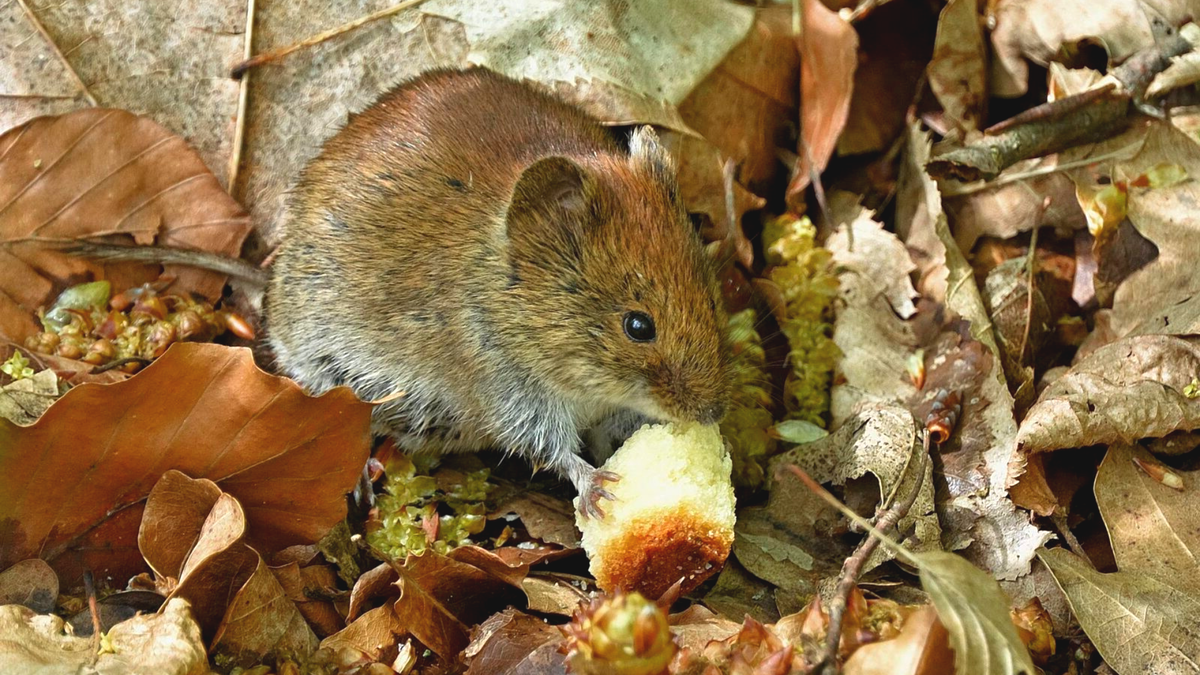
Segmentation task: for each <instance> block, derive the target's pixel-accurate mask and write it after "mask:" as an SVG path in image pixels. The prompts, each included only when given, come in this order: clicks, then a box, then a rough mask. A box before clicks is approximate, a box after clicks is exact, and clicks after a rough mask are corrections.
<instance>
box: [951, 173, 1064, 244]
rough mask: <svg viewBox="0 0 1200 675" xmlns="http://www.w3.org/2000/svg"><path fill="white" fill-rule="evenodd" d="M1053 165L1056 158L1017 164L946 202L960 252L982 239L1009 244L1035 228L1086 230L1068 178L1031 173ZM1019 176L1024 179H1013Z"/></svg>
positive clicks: (1050, 174)
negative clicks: (982, 186)
mask: <svg viewBox="0 0 1200 675" xmlns="http://www.w3.org/2000/svg"><path fill="white" fill-rule="evenodd" d="M1056 162H1057V157H1050V158H1040V159H1035V160H1029V161H1025V162H1018V163H1017V164H1015V165H1013V166H1011V167H1009V168H1008V169H1005V170H1004V171H1003V172H1001V174H1000V176H999V177H998V178H997V179H996V180H995V181H993V183H992V185H991V186H989V187H988V188H987V189H984V190H979V191H975V192H971V193H970V194H967V195H965V196H954V197H948V198H947V199H946V203H945V206H946V214H947V215H948V216H949V218H950V223H951V225H952V227H951V229H952V230H954V240H955V241H957V242H958V247H959V248H961V249H962V250H964V251H971V250H972V249H973V248H975V242H977V241H978V240H979V238H980V237H983V236H990V237H995V238H997V239H1010V238H1012V237H1015V236H1017V235H1018V234H1020V233H1022V232H1028V231H1029V230H1031V229H1033V228H1034V226H1038V227H1046V228H1054V229H1056V230H1082V229H1084V228H1086V227H1087V219H1086V218H1085V217H1084V215H1083V211H1082V210H1081V209H1080V208H1079V201H1078V200H1077V199H1076V198H1075V184H1074V183H1072V182H1071V179H1070V178H1068V177H1067V176H1066V174H1064V173H1062V172H1057V171H1056V172H1053V173H1035V172H1040V171H1043V170H1048V169H1053V168H1054V166H1055V164H1056ZM1022 174H1028V177H1026V178H1021V179H1017V177H1018V176H1020V175H1022ZM1046 200H1049V203H1047V202H1046Z"/></svg>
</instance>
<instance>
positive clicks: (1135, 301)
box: [1062, 122, 1200, 336]
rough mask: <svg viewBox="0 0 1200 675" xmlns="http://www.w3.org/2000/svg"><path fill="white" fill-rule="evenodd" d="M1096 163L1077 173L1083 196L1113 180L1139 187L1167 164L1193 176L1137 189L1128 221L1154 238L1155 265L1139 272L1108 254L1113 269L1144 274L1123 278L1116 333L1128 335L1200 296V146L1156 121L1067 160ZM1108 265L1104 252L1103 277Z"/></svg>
mask: <svg viewBox="0 0 1200 675" xmlns="http://www.w3.org/2000/svg"><path fill="white" fill-rule="evenodd" d="M1089 159H1092V160H1095V162H1094V163H1093V164H1092V165H1091V166H1090V167H1085V168H1083V169H1079V170H1076V171H1073V172H1071V174H1070V176H1071V179H1072V180H1073V181H1074V182H1075V184H1076V186H1077V187H1078V189H1079V191H1080V193H1081V194H1082V193H1086V192H1088V191H1090V190H1092V189H1095V188H1096V187H1098V186H1099V184H1100V183H1101V182H1102V181H1103V180H1105V179H1107V180H1109V181H1117V180H1124V181H1132V180H1134V179H1135V178H1137V177H1139V176H1143V175H1144V174H1146V172H1148V171H1150V170H1152V169H1154V168H1155V167H1158V166H1160V165H1164V164H1166V165H1177V166H1178V167H1180V168H1182V170H1183V171H1184V172H1186V175H1187V178H1188V179H1187V180H1183V181H1180V182H1178V183H1175V184H1174V185H1169V186H1164V187H1133V186H1130V187H1129V190H1128V196H1127V198H1126V202H1127V203H1126V211H1127V218H1128V223H1129V224H1132V227H1133V228H1136V229H1135V231H1134V232H1132V233H1130V235H1131V236H1137V237H1138V239H1139V240H1148V242H1149V248H1150V250H1149V251H1148V253H1149V254H1150V255H1149V257H1151V258H1153V260H1152V262H1150V263H1149V264H1146V265H1139V266H1138V267H1133V266H1132V265H1131V261H1129V260H1126V259H1125V258H1126V256H1122V255H1121V254H1120V253H1119V252H1110V254H1109V256H1108V257H1109V258H1111V260H1109V261H1107V262H1109V263H1110V264H1112V263H1115V264H1116V265H1118V266H1122V267H1123V268H1124V269H1136V271H1132V273H1130V274H1128V275H1127V276H1124V275H1123V276H1124V278H1123V280H1122V281H1121V284H1120V286H1119V287H1118V288H1117V290H1116V293H1115V295H1113V299H1112V310H1113V313H1112V327H1113V329H1114V330H1115V331H1116V332H1117V334H1118V335H1122V336H1123V335H1127V334H1129V332H1130V331H1131V330H1132V329H1133V327H1134V326H1136V325H1137V324H1140V323H1142V322H1144V321H1146V320H1147V319H1149V318H1150V316H1151V314H1152V313H1153V312H1156V311H1159V310H1160V308H1164V307H1168V306H1170V305H1173V304H1176V303H1179V302H1182V301H1183V300H1186V299H1187V298H1189V297H1191V296H1193V295H1196V294H1197V293H1200V276H1197V275H1196V274H1195V262H1196V260H1197V258H1200V244H1198V242H1200V236H1197V235H1198V234H1200V230H1198V229H1197V221H1196V219H1195V218H1193V217H1192V216H1193V214H1194V211H1195V205H1196V204H1197V203H1200V180H1196V178H1197V177H1200V145H1197V143H1196V142H1195V140H1194V139H1193V138H1192V137H1190V136H1189V135H1188V134H1185V133H1184V132H1182V131H1180V130H1179V129H1177V128H1175V127H1174V126H1172V125H1170V124H1166V123H1160V122H1153V123H1147V124H1143V125H1139V126H1137V127H1135V128H1134V129H1131V130H1130V131H1128V132H1126V133H1124V134H1121V135H1120V136H1117V137H1115V138H1112V139H1109V140H1108V141H1105V142H1104V143H1100V144H1097V145H1093V146H1083V147H1080V148H1075V149H1072V150H1070V151H1068V152H1065V153H1063V154H1062V161H1063V162H1066V161H1080V160H1085V161H1086V160H1089ZM1145 243H1146V242H1143V248H1144V247H1145ZM1105 262H1106V260H1105V259H1104V257H1103V254H1101V261H1100V267H1101V270H1100V271H1099V272H1098V274H1103V272H1104V267H1105ZM1148 299H1152V301H1150V302H1148V301H1147V300H1148Z"/></svg>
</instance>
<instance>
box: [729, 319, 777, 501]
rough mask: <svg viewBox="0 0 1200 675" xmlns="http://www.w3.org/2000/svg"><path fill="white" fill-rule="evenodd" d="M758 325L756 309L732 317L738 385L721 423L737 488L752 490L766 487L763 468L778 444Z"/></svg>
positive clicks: (734, 389)
mask: <svg viewBox="0 0 1200 675" xmlns="http://www.w3.org/2000/svg"><path fill="white" fill-rule="evenodd" d="M757 322H758V313H757V312H755V311H754V310H753V309H744V310H742V311H740V312H738V313H737V314H734V315H733V316H731V317H729V341H730V344H731V345H732V349H733V371H734V383H733V394H732V396H731V397H730V402H731V405H730V408H729V414H727V415H726V416H725V420H724V421H722V422H721V435H722V436H724V437H725V440H726V441H727V442H728V443H729V451H730V455H731V457H732V459H733V484H734V486H735V487H737V488H739V489H743V488H744V489H750V490H754V489H757V488H759V487H761V486H762V483H763V468H764V466H765V464H766V460H767V458H768V457H770V456H771V454H772V453H773V452H774V450H775V440H774V439H772V438H771V436H770V435H769V434H768V433H767V430H768V429H770V428H771V424H772V423H773V421H774V420H772V419H771V410H770V406H771V393H770V380H769V378H768V377H767V373H766V370H765V369H766V353H765V352H764V351H763V348H762V338H761V337H760V336H759V334H758V331H757V330H755V324H756V323H757Z"/></svg>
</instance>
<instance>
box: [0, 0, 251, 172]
mask: <svg viewBox="0 0 1200 675" xmlns="http://www.w3.org/2000/svg"><path fill="white" fill-rule="evenodd" d="M24 7H28V10H27V11H24V10H23V8H24ZM31 14H32V16H31ZM245 14H246V3H243V2H231V1H222V2H195V1H194V0H89V1H88V2H67V3H45V2H9V3H5V4H4V5H0V44H3V45H5V49H4V50H0V131H3V130H6V129H8V128H10V127H13V126H16V125H18V124H21V123H23V122H26V121H28V120H30V119H32V118H34V117H38V116H40V115H56V114H63V113H67V112H70V111H72V110H78V109H80V108H86V107H88V106H89V105H100V106H106V107H111V108H123V109H125V110H134V111H137V112H139V113H141V114H143V115H147V116H149V117H152V118H153V119H155V120H157V121H158V122H159V123H160V124H162V125H163V126H165V127H167V128H168V129H170V130H171V131H173V132H175V133H177V134H181V135H183V136H185V137H187V139H188V142H189V143H191V144H192V145H193V146H195V147H196V149H197V150H198V151H199V153H200V156H201V157H202V158H203V159H204V162H205V163H206V164H207V165H208V167H209V168H210V169H211V170H213V171H214V172H215V173H217V175H218V176H219V178H220V180H221V183H222V185H223V184H224V181H225V168H226V166H227V165H228V164H229V157H230V155H231V153H232V151H233V120H234V116H235V115H234V111H235V110H236V106H237V99H238V84H237V82H236V81H234V80H231V79H229V77H228V73H229V70H228V69H229V65H230V64H231V63H233V62H234V61H236V60H237V59H239V58H241V54H242V42H243V40H242V31H243V29H244V27H245V25H246V17H245ZM35 20H36V21H37V23H39V24H41V26H42V27H44V28H45V30H46V34H45V35H43V34H41V33H40V32H39V31H38V30H37V27H36V25H35V24H34V21H35ZM47 38H48V39H47ZM48 40H49V41H48ZM55 46H57V50H56V49H55ZM73 73H74V74H77V75H78V79H76V77H75V75H73ZM83 86H86V88H87V91H88V92H89V93H90V94H91V96H92V97H93V98H94V100H95V103H89V102H88V101H87V99H86V97H85V96H84V94H83V89H82V87H83Z"/></svg>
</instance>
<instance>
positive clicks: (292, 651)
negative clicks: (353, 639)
mask: <svg viewBox="0 0 1200 675" xmlns="http://www.w3.org/2000/svg"><path fill="white" fill-rule="evenodd" d="M256 558H257V563H258V566H257V567H256V568H255V569H254V571H253V573H252V574H251V575H250V578H249V579H248V580H247V581H246V583H245V584H244V585H242V587H241V588H240V589H239V590H238V592H237V595H235V596H234V597H233V599H232V600H231V601H230V602H229V606H228V608H227V610H226V612H225V617H224V619H223V620H222V621H221V625H220V627H219V628H218V629H217V635H216V638H215V639H214V640H213V641H212V646H211V648H210V651H211V652H212V653H213V654H215V655H216V658H218V659H220V660H221V661H220V662H223V663H231V664H237V665H240V666H242V667H245V668H249V667H251V666H254V665H256V664H259V663H262V662H263V661H264V660H266V659H267V658H268V657H269V656H271V655H275V654H281V655H282V654H287V655H300V656H305V655H308V654H311V653H312V652H314V651H315V650H316V649H317V644H318V641H317V636H316V635H315V634H314V633H313V631H312V628H310V627H309V625H308V623H307V622H306V621H305V620H304V616H303V615H302V614H301V613H300V610H299V609H298V608H297V607H296V603H294V602H292V600H291V599H290V598H288V597H287V595H286V594H285V593H284V590H283V587H282V586H281V585H280V584H279V581H278V580H277V579H276V578H275V575H274V574H272V573H271V570H270V569H269V568H268V567H267V565H266V563H265V562H263V560H262V558H260V557H257V556H256Z"/></svg>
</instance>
